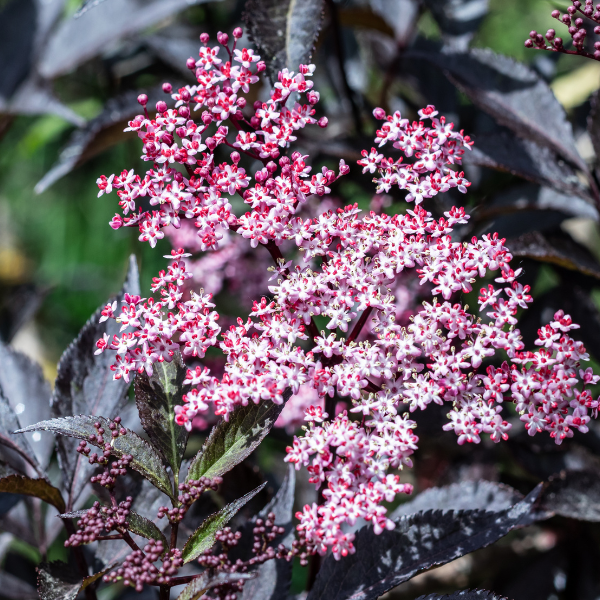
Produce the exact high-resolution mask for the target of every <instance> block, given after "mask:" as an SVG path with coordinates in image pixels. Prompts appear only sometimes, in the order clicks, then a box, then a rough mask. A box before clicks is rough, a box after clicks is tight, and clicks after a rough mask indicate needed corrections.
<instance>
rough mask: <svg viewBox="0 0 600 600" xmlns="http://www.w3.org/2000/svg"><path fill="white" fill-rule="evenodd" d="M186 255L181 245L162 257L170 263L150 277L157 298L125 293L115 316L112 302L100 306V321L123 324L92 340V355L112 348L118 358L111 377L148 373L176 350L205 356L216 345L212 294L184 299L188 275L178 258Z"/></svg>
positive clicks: (192, 355)
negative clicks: (114, 331)
mask: <svg viewBox="0 0 600 600" xmlns="http://www.w3.org/2000/svg"><path fill="white" fill-rule="evenodd" d="M186 256H189V254H185V253H184V251H183V250H182V249H180V250H178V251H175V250H173V252H172V253H171V256H167V257H165V258H170V259H172V261H173V262H172V263H171V264H170V265H169V268H168V270H167V271H166V272H165V271H161V272H160V273H159V276H158V277H154V279H153V284H152V291H153V292H157V291H158V290H160V294H161V299H160V300H159V301H157V302H155V301H154V299H153V298H150V299H149V300H148V301H146V298H140V297H139V296H131V295H130V294H125V299H124V300H123V306H122V307H121V313H120V315H118V316H117V315H115V311H116V310H117V303H116V301H115V302H113V303H112V304H107V305H106V306H105V307H104V309H103V310H102V316H101V317H100V322H102V321H106V320H107V319H115V320H116V321H117V322H118V323H121V332H122V333H121V336H120V337H119V336H117V335H114V336H113V338H112V339H110V337H109V336H108V335H107V334H106V333H105V334H104V337H102V338H101V339H99V340H98V341H97V342H96V348H97V350H96V352H95V353H96V354H100V353H102V352H104V350H106V349H110V350H115V351H116V354H117V357H116V361H115V363H114V364H113V365H111V367H110V368H111V369H112V371H113V372H114V379H120V378H121V377H122V378H123V379H124V380H125V381H129V374H130V373H131V371H138V372H139V373H142V372H143V371H144V370H145V371H146V373H147V374H148V375H149V376H151V375H152V373H153V368H152V365H153V364H154V363H156V362H163V361H165V360H166V361H167V362H171V360H172V359H173V356H174V355H175V352H177V351H181V352H182V354H183V355H184V356H187V357H196V358H203V357H204V354H205V353H206V350H207V349H208V348H209V347H210V346H214V345H215V344H216V343H217V336H218V335H219V333H220V331H221V328H220V327H219V325H218V324H217V321H218V319H219V315H218V314H217V313H216V312H215V311H213V310H211V308H214V306H215V305H214V304H213V303H212V302H211V299H212V295H211V294H204V293H202V292H201V293H200V294H196V293H194V292H191V293H190V299H189V300H187V301H186V302H182V296H183V293H182V292H181V291H180V287H181V286H182V285H183V283H184V282H185V280H186V279H189V278H190V277H191V276H192V275H191V273H190V272H189V271H187V270H186V265H185V262H184V261H183V260H182V258H183V257H186ZM175 308H177V312H176V313H174V312H168V313H167V309H170V310H173V309H175ZM131 329H133V331H132V330H131ZM174 338H176V339H177V341H175V339H174Z"/></svg>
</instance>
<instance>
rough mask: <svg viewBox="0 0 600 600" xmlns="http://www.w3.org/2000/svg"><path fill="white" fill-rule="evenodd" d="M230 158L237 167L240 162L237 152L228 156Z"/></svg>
mask: <svg viewBox="0 0 600 600" xmlns="http://www.w3.org/2000/svg"><path fill="white" fill-rule="evenodd" d="M230 158H231V160H232V161H233V162H234V163H235V164H236V165H237V163H239V162H240V158H241V156H240V153H239V152H236V151H233V152H232V153H231V155H230Z"/></svg>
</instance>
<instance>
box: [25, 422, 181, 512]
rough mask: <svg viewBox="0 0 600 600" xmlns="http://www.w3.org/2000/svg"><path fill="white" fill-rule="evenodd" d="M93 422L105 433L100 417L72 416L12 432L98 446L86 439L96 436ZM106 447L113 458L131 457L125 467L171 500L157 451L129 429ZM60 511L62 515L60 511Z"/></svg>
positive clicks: (106, 425) (104, 424) (169, 489)
mask: <svg viewBox="0 0 600 600" xmlns="http://www.w3.org/2000/svg"><path fill="white" fill-rule="evenodd" d="M96 422H98V423H100V425H101V427H103V428H104V429H105V430H106V431H109V428H108V425H109V421H108V419H105V418H104V417H96V416H93V415H76V416H74V417H64V418H62V419H50V420H49V421H42V422H41V423H37V424H35V425H30V426H29V427H26V428H25V429H21V430H19V431H17V432H16V433H22V432H25V431H53V432H54V433H58V434H60V435H65V436H68V437H72V438H76V439H80V440H85V441H87V442H88V443H90V444H92V445H93V446H97V447H100V446H99V445H98V442H97V441H91V440H90V436H92V435H96V434H97V431H96V428H95V427H94V423H96ZM107 439H108V438H107ZM110 444H111V446H112V453H113V455H114V456H116V457H118V458H120V457H122V456H123V455H124V454H130V455H131V456H133V460H132V461H131V462H130V463H129V466H130V467H131V468H132V469H134V470H135V471H137V472H138V473H140V475H142V476H144V477H145V478H146V479H148V480H149V481H151V482H152V483H153V484H154V485H155V486H156V487H157V488H158V489H160V490H161V491H162V492H164V493H165V494H167V495H168V496H171V497H172V495H173V491H172V489H171V482H170V480H169V475H168V473H167V470H166V468H165V466H164V464H163V462H162V460H161V458H160V456H159V454H158V452H157V451H156V449H155V448H154V447H153V446H152V445H150V444H149V443H148V442H147V441H146V440H144V439H142V438H141V437H140V436H139V435H137V433H134V432H133V431H130V430H127V433H126V434H125V435H120V436H119V437H117V438H111V439H110ZM61 512H64V510H63V511H61Z"/></svg>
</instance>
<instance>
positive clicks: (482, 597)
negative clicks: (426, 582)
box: [417, 590, 507, 600]
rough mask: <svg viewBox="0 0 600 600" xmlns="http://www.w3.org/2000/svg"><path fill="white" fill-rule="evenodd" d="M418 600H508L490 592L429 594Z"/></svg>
mask: <svg viewBox="0 0 600 600" xmlns="http://www.w3.org/2000/svg"><path fill="white" fill-rule="evenodd" d="M417 600H507V599H506V598H505V597H504V596H499V595H498V594H494V592H489V591H488V590H459V591H457V592H453V593H452V594H445V595H443V596H440V595H439V594H428V595H427V596H419V597H418V598H417Z"/></svg>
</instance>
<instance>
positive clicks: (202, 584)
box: [177, 573, 258, 600]
mask: <svg viewBox="0 0 600 600" xmlns="http://www.w3.org/2000/svg"><path fill="white" fill-rule="evenodd" d="M253 577H254V574H253V573H217V574H216V575H213V576H210V575H209V574H208V573H202V575H200V576H199V577H197V578H196V579H192V581H190V582H189V583H188V584H187V585H186V586H185V587H184V588H183V590H182V591H181V593H180V594H179V596H177V600H198V598H200V597H201V596H202V595H203V594H205V593H206V592H207V591H208V590H210V589H211V588H213V587H215V586H217V585H222V584H223V583H229V582H233V581H240V579H252V578H253ZM257 600H258V599H257Z"/></svg>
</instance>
